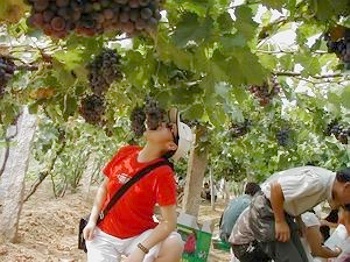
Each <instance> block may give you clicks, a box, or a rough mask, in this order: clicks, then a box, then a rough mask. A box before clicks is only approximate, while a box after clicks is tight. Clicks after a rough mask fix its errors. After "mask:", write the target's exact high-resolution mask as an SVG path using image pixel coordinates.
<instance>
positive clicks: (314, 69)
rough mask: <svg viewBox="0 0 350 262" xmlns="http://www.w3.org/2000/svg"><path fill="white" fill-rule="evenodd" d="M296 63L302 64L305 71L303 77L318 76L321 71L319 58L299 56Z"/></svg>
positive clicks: (306, 55)
mask: <svg viewBox="0 0 350 262" xmlns="http://www.w3.org/2000/svg"><path fill="white" fill-rule="evenodd" d="M295 63H300V65H301V66H302V67H304V70H303V71H302V75H303V76H305V77H307V76H309V75H312V76H314V75H317V74H319V73H320V71H321V65H320V62H319V60H318V58H317V57H312V56H311V55H310V56H309V55H308V54H305V53H304V54H298V55H296V56H295Z"/></svg>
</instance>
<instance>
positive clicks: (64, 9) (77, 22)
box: [27, 0, 162, 38]
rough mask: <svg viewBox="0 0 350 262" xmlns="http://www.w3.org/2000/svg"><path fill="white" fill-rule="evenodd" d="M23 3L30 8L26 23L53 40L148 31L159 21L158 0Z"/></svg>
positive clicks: (153, 28) (49, 0) (37, 0)
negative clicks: (76, 36) (70, 36)
mask: <svg viewBox="0 0 350 262" xmlns="http://www.w3.org/2000/svg"><path fill="white" fill-rule="evenodd" d="M27 1H28V3H29V4H30V5H31V7H32V9H31V15H30V17H29V18H28V20H27V21H28V24H29V25H30V26H32V27H35V28H39V29H41V30H43V32H44V33H45V34H46V35H48V36H52V37H55V38H64V37H66V36H67V35H68V34H69V33H70V32H75V33H77V34H79V35H84V36H95V35H99V34H103V33H105V32H117V33H126V34H128V35H134V34H137V33H141V32H151V31H154V30H155V29H156V26H157V24H158V21H159V20H160V18H161V14H160V11H161V9H160V8H161V4H162V3H161V0H101V1H96V0H27Z"/></svg>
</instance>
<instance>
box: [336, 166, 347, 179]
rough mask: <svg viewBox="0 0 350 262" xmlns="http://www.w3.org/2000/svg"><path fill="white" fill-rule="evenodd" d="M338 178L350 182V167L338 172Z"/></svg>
mask: <svg viewBox="0 0 350 262" xmlns="http://www.w3.org/2000/svg"><path fill="white" fill-rule="evenodd" d="M336 179H337V181H338V182H340V183H346V182H350V168H349V167H347V168H344V169H342V170H339V171H337V172H336Z"/></svg>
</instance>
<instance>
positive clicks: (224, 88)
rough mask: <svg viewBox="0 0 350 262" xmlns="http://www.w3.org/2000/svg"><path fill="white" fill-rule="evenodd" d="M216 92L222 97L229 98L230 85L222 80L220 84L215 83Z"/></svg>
mask: <svg viewBox="0 0 350 262" xmlns="http://www.w3.org/2000/svg"><path fill="white" fill-rule="evenodd" d="M214 88H215V93H216V94H218V95H219V96H221V97H222V98H227V95H228V92H229V89H230V86H229V85H227V84H225V83H223V82H220V83H218V84H216V85H215V87H214Z"/></svg>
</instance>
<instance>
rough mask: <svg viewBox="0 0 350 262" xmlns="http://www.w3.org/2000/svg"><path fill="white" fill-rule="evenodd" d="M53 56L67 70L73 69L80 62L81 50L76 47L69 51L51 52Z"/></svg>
mask: <svg viewBox="0 0 350 262" xmlns="http://www.w3.org/2000/svg"><path fill="white" fill-rule="evenodd" d="M53 57H54V58H56V59H57V61H59V62H60V63H62V64H63V65H64V66H65V68H66V69H67V70H73V69H74V68H76V67H79V66H80V65H81V63H82V51H81V50H78V49H76V50H70V51H69V52H68V51H57V52H55V53H54V54H53Z"/></svg>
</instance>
